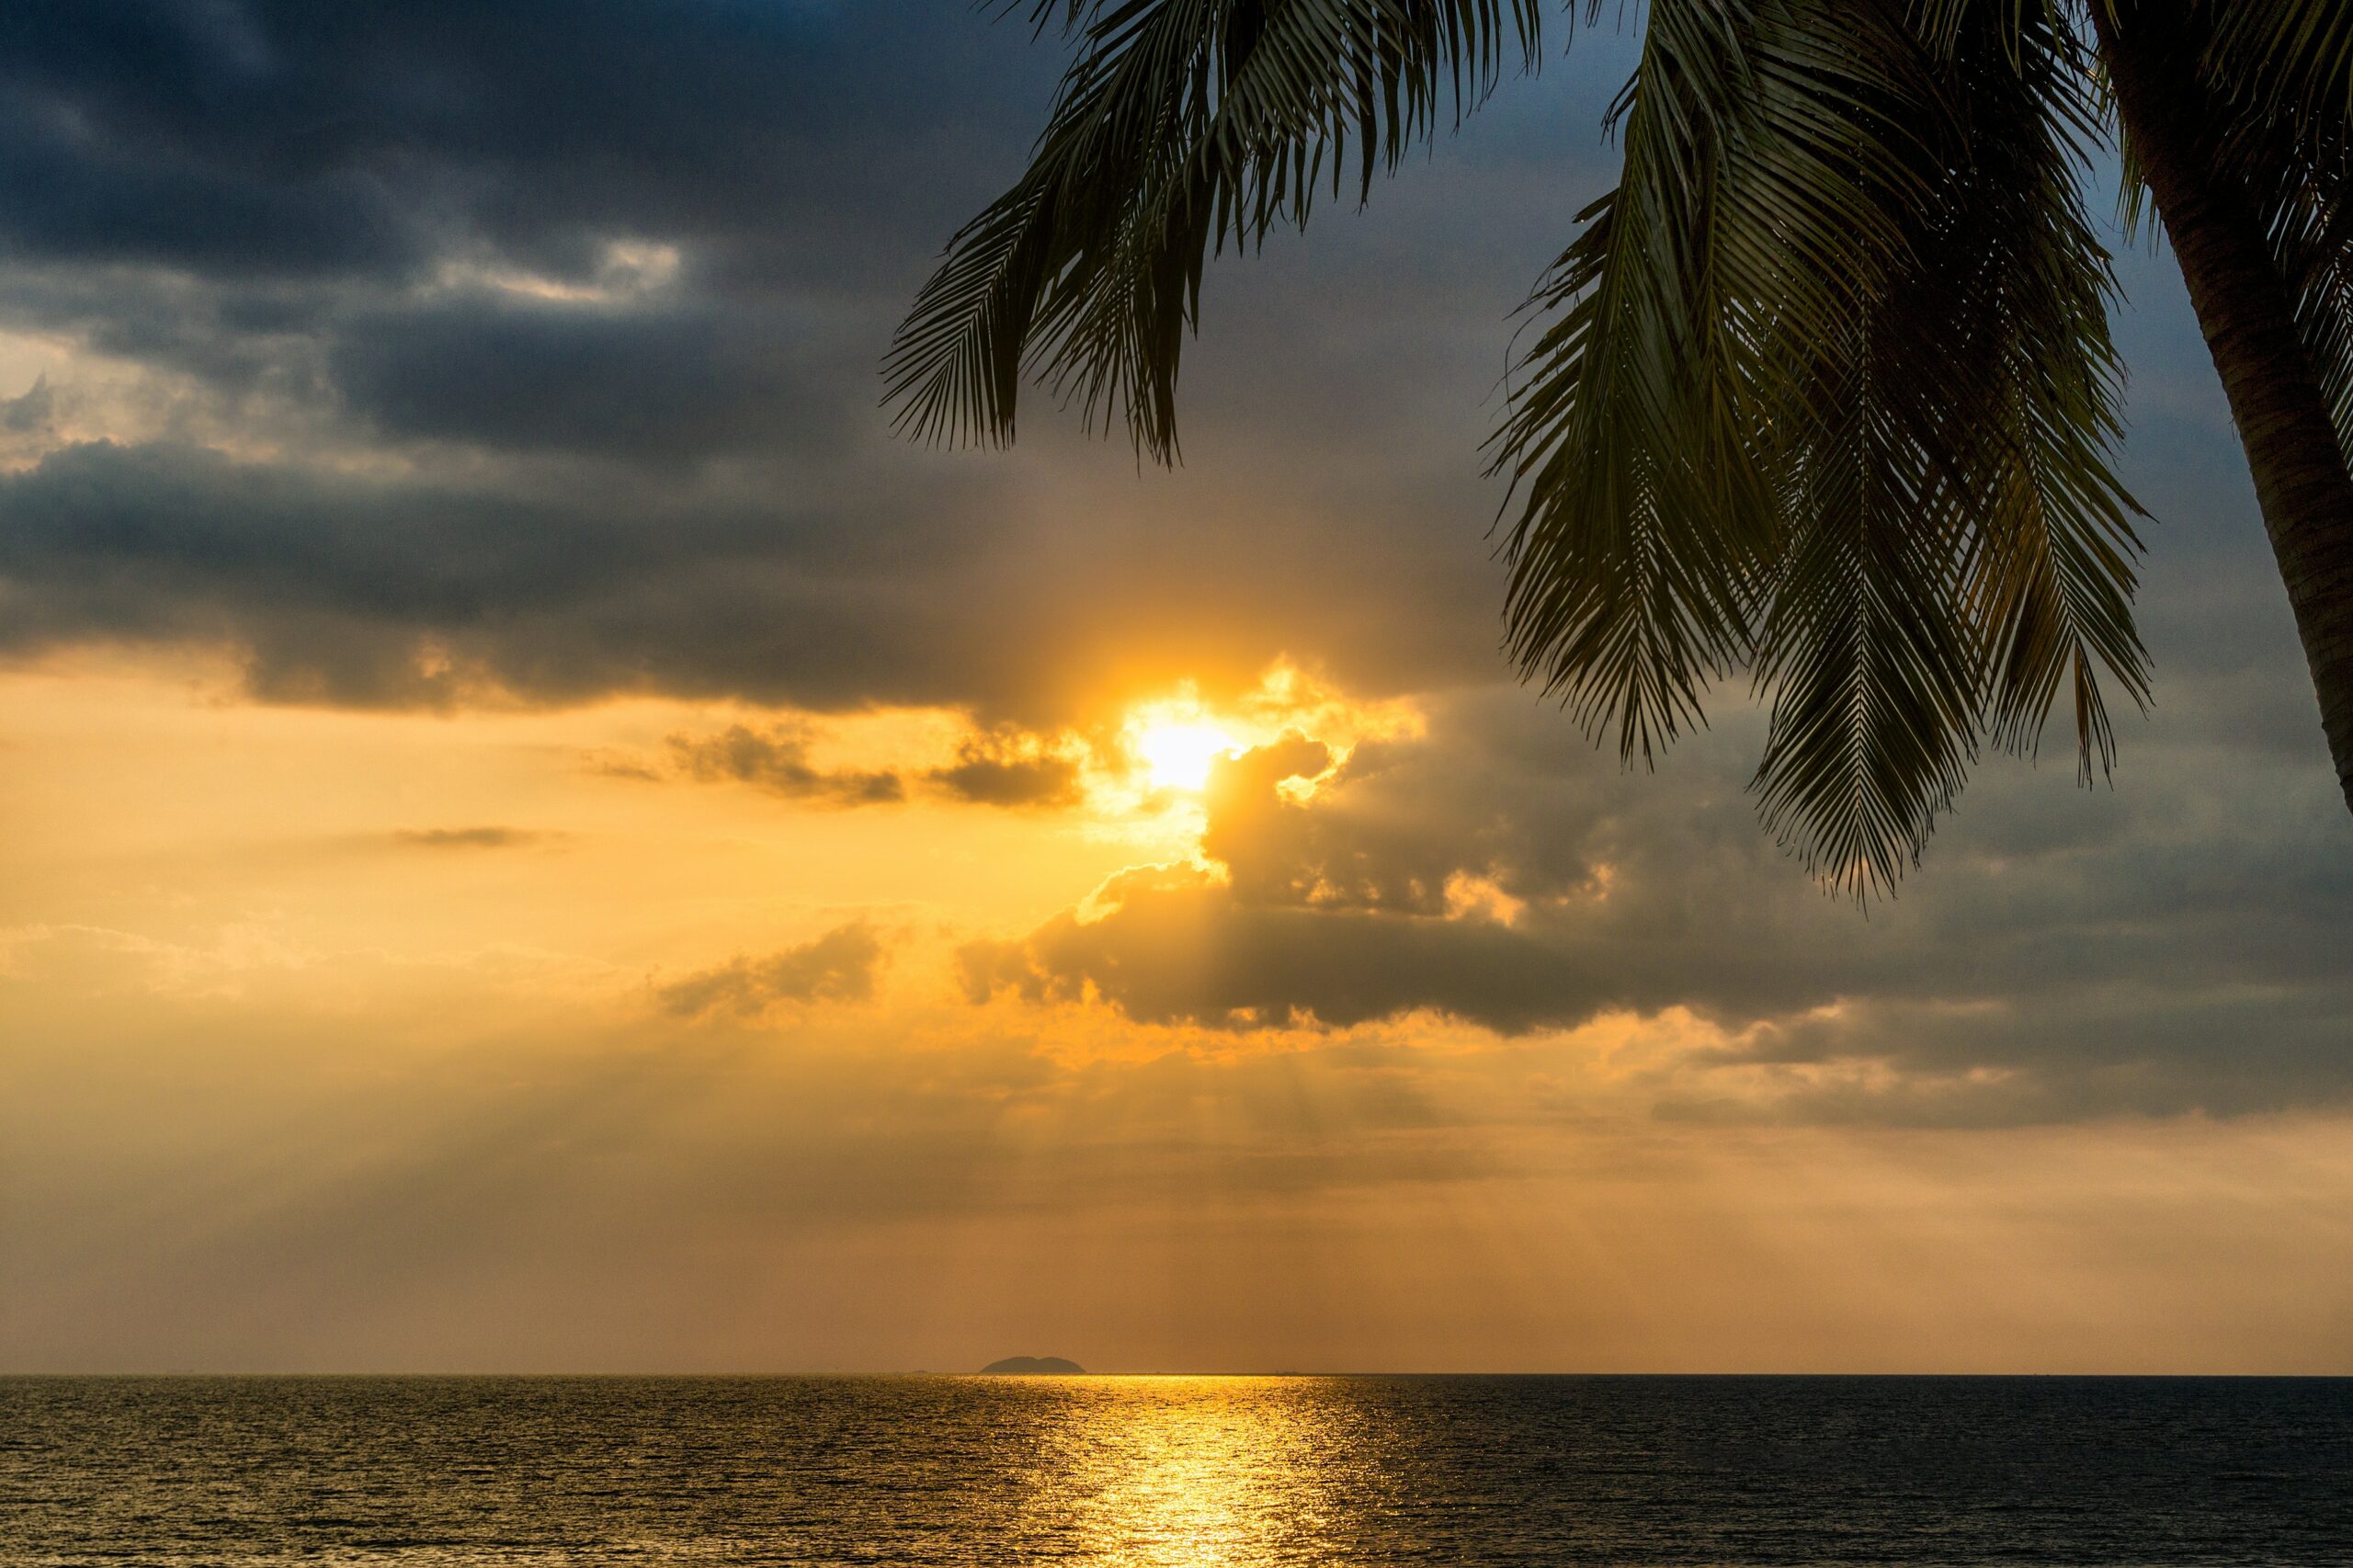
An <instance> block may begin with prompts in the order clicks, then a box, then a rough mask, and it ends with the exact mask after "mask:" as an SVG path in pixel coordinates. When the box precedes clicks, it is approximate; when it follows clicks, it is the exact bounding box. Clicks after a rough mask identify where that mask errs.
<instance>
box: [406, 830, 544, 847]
mask: <svg viewBox="0 0 2353 1568" xmlns="http://www.w3.org/2000/svg"><path fill="white" fill-rule="evenodd" d="M561 836H562V835H558V834H551V833H547V832H544V831H541V830H540V829H536V828H527V827H404V828H397V829H395V830H394V831H393V833H392V842H393V843H394V844H397V845H400V846H402V847H404V848H408V849H513V848H518V847H520V846H524V845H528V844H544V843H546V842H547V841H548V840H549V839H551V838H556V837H561Z"/></svg>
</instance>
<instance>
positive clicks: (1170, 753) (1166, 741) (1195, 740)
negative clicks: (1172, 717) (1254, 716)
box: [1133, 720, 1242, 790]
mask: <svg viewBox="0 0 2353 1568" xmlns="http://www.w3.org/2000/svg"><path fill="white" fill-rule="evenodd" d="M1133 744H1134V746H1135V753H1136V756H1139V757H1141V758H1142V760H1143V768H1144V776H1145V777H1146V778H1150V779H1151V780H1152V783H1153V786H1154V788H1155V789H1161V790H1199V789H1200V788H1202V787H1203V786H1204V785H1206V784H1208V783H1209V781H1210V764H1211V763H1212V762H1215V761H1216V760H1217V759H1218V758H1219V757H1221V756H1229V755H1231V754H1232V753H1233V752H1237V751H1240V750H1241V749H1242V743H1241V742H1239V741H1237V740H1235V739H1234V738H1233V736H1232V735H1229V734H1227V733H1225V732H1224V731H1223V730H1221V729H1219V728H1218V727H1217V726H1216V725H1215V724H1204V723H1199V722H1173V721H1165V720H1164V721H1160V722H1153V723H1147V724H1145V725H1143V726H1142V728H1140V729H1139V730H1137V731H1136V734H1135V740H1134V743H1133Z"/></svg>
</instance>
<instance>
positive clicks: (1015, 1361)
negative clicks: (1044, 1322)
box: [981, 1356, 1086, 1378]
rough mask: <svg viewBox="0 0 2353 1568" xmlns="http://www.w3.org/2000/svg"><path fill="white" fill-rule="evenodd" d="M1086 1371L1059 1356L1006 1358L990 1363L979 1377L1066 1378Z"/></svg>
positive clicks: (1075, 1363)
mask: <svg viewBox="0 0 2353 1568" xmlns="http://www.w3.org/2000/svg"><path fill="white" fill-rule="evenodd" d="M1085 1371H1086V1368H1084V1367H1082V1366H1080V1365H1079V1364H1078V1363H1077V1362H1075V1361H1065V1360H1063V1358H1061V1357H1059V1356H1007V1357H1006V1358H1005V1359H1004V1360H1002V1361H992V1362H990V1363H989V1364H988V1365H987V1366H985V1367H983V1368H982V1369H981V1375H982V1376H983V1377H984V1378H985V1377H998V1378H1055V1377H1063V1378H1066V1377H1070V1376H1072V1375H1074V1374H1076V1373H1084V1372H1085Z"/></svg>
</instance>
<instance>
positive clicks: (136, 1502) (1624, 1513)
mask: <svg viewBox="0 0 2353 1568" xmlns="http://www.w3.org/2000/svg"><path fill="white" fill-rule="evenodd" d="M0 1562H6V1563H7V1564H10V1565H15V1564H35V1563H38V1564H66V1563H105V1564H128V1563H138V1564H148V1563H153V1564H173V1565H177V1564H198V1563H202V1564H223V1565H240V1568H241V1565H247V1564H280V1563H283V1564H294V1563H301V1564H409V1565H417V1568H425V1565H433V1568H443V1565H457V1564H500V1565H509V1564H512V1565H525V1564H531V1565H537V1564H557V1563H561V1564H575V1563H576V1564H633V1563H691V1564H717V1563H726V1564H735V1563H762V1564H767V1563H812V1564H814V1563H897V1564H942V1565H949V1564H953V1565H958V1568H966V1565H973V1564H983V1565H985V1564H1014V1563H1022V1564H1029V1563H1038V1564H1057V1565H1080V1564H1086V1565H1091V1564H1105V1565H1109V1564H1119V1565H1122V1568H1126V1565H1145V1564H1152V1565H1162V1564H1165V1565H1170V1568H1175V1565H1179V1564H1182V1565H1187V1568H1199V1565H1209V1564H1218V1565H1225V1564H1232V1565H1237V1568H1239V1565H1252V1568H1256V1565H1280V1564H1317V1565H1319V1568H1322V1565H1353V1564H1366V1565H1371V1564H1392V1563H1516V1564H1586V1563H1591V1564H1611V1565H1628V1564H1724V1565H1736V1564H1759V1565H1762V1564H1791V1565H1795V1564H1806V1565H1824V1568H1827V1565H1831V1564H1866V1563H1868V1564H1921V1565H1927V1564H1938V1565H1952V1568H1959V1565H1961V1564H1970V1565H1976V1564H1994V1563H2000V1564H2021V1563H2027V1564H2064V1565H2071V1568H2074V1565H2087V1564H2154V1563H2168V1564H2171V1563H2216V1564H2222V1563H2230V1564H2240V1563H2260V1564H2279V1563H2290V1564H2301V1563H2325V1564H2334V1565H2346V1564H2353V1380H2332V1379H2292V1378H2289V1379H2252V1378H2250V1379H2200V1378H2167V1379H2114V1378H1874V1377H1854V1378H1823V1377H1297V1378H1293V1377H1268V1378H1255V1377H1254V1378H1207V1377H1201V1378H1196V1377H1132V1378H1131V1377H1074V1378H1038V1379H1029V1378H1022V1379H1006V1378H994V1379H992V1378H961V1377H927V1376H909V1377H885V1378H710V1379H699V1378H164V1377H156V1378H121V1379H113V1378H24V1379H10V1380H0Z"/></svg>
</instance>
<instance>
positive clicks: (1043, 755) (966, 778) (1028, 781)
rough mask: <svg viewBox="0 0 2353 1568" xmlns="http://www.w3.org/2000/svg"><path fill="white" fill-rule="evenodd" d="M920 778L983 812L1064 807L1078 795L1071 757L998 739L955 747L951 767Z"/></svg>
mask: <svg viewBox="0 0 2353 1568" xmlns="http://www.w3.org/2000/svg"><path fill="white" fill-rule="evenodd" d="M924 777H925V778H926V779H928V780H930V781H931V782H932V783H933V784H935V785H937V786H938V787H939V788H940V789H942V790H947V791H948V792H949V794H951V795H954V796H955V797H957V798H958V799H959V800H962V801H971V802H972V803H973V804H975V805H982V806H1008V807H1029V806H1038V807H1043V806H1066V805H1070V804H1072V803H1073V802H1074V801H1077V800H1078V798H1079V792H1080V791H1079V765H1078V761H1077V759H1076V758H1075V757H1070V756H1056V755H1053V754H1051V753H1047V752H1041V751H1039V750H1037V749H1036V743H1035V742H1034V741H1029V742H1027V743H1026V744H1025V742H1024V741H1023V740H1022V739H1020V738H1018V737H1011V738H1008V737H1006V736H1002V735H998V736H982V737H974V738H970V739H967V740H964V741H962V742H961V743H959V744H958V745H957V748H956V760H955V762H954V763H952V764H950V765H949V766H948V767H934V768H930V769H927V770H926V772H925V774H924Z"/></svg>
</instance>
